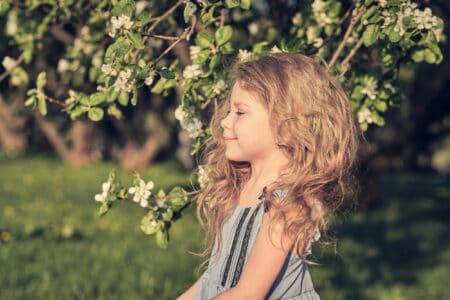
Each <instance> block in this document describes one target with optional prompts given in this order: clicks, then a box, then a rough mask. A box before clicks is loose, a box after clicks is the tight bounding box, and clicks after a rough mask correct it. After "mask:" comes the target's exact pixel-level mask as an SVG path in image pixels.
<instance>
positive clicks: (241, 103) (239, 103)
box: [234, 102, 249, 107]
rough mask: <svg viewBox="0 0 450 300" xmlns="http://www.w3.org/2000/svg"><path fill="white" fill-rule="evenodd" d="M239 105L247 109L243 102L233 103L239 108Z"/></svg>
mask: <svg viewBox="0 0 450 300" xmlns="http://www.w3.org/2000/svg"><path fill="white" fill-rule="evenodd" d="M239 105H242V106H246V107H249V106H248V105H247V104H245V103H243V102H235V103H234V106H239Z"/></svg>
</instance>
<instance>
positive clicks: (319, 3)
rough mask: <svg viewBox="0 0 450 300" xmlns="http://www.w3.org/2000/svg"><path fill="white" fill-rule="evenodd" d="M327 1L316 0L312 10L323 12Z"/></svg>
mask: <svg viewBox="0 0 450 300" xmlns="http://www.w3.org/2000/svg"><path fill="white" fill-rule="evenodd" d="M325 5H326V2H325V1H322V0H314V1H313V3H312V10H313V12H314V13H317V12H321V11H322V10H323V9H324V8H325Z"/></svg>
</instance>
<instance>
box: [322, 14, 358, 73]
mask: <svg viewBox="0 0 450 300" xmlns="http://www.w3.org/2000/svg"><path fill="white" fill-rule="evenodd" d="M364 12H365V8H364V7H363V8H362V9H361V10H360V11H359V12H358V14H357V15H356V16H354V17H353V18H351V20H350V24H349V25H348V27H347V31H346V32H345V34H344V38H343V39H342V41H341V43H340V44H339V46H338V48H337V49H336V51H335V52H334V54H333V56H332V57H331V60H330V62H329V63H328V66H329V68H331V67H332V66H333V65H334V64H335V63H336V61H337V59H338V58H339V55H341V52H342V50H344V47H345V45H346V44H347V40H348V39H349V37H350V34H351V33H352V30H353V27H354V26H355V24H356V23H357V22H358V21H359V19H360V18H361V16H362V14H363V13H364Z"/></svg>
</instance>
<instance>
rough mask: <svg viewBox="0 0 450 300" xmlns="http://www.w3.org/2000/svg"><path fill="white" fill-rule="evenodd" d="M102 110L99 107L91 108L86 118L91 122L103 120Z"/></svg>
mask: <svg viewBox="0 0 450 300" xmlns="http://www.w3.org/2000/svg"><path fill="white" fill-rule="evenodd" d="M103 114H104V112H103V109H102V108H100V107H92V108H91V109H90V110H89V112H88V118H89V119H91V120H92V121H100V120H101V119H103Z"/></svg>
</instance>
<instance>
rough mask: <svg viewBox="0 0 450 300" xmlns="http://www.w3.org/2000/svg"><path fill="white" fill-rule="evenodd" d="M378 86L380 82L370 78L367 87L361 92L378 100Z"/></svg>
mask: <svg viewBox="0 0 450 300" xmlns="http://www.w3.org/2000/svg"><path fill="white" fill-rule="evenodd" d="M377 84H378V82H377V80H376V79H375V78H372V77H369V78H368V79H367V81H366V85H365V86H364V88H363V89H362V91H361V92H362V93H363V94H365V95H367V96H368V97H369V98H370V99H372V100H373V99H375V98H376V94H377V91H376V89H377Z"/></svg>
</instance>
